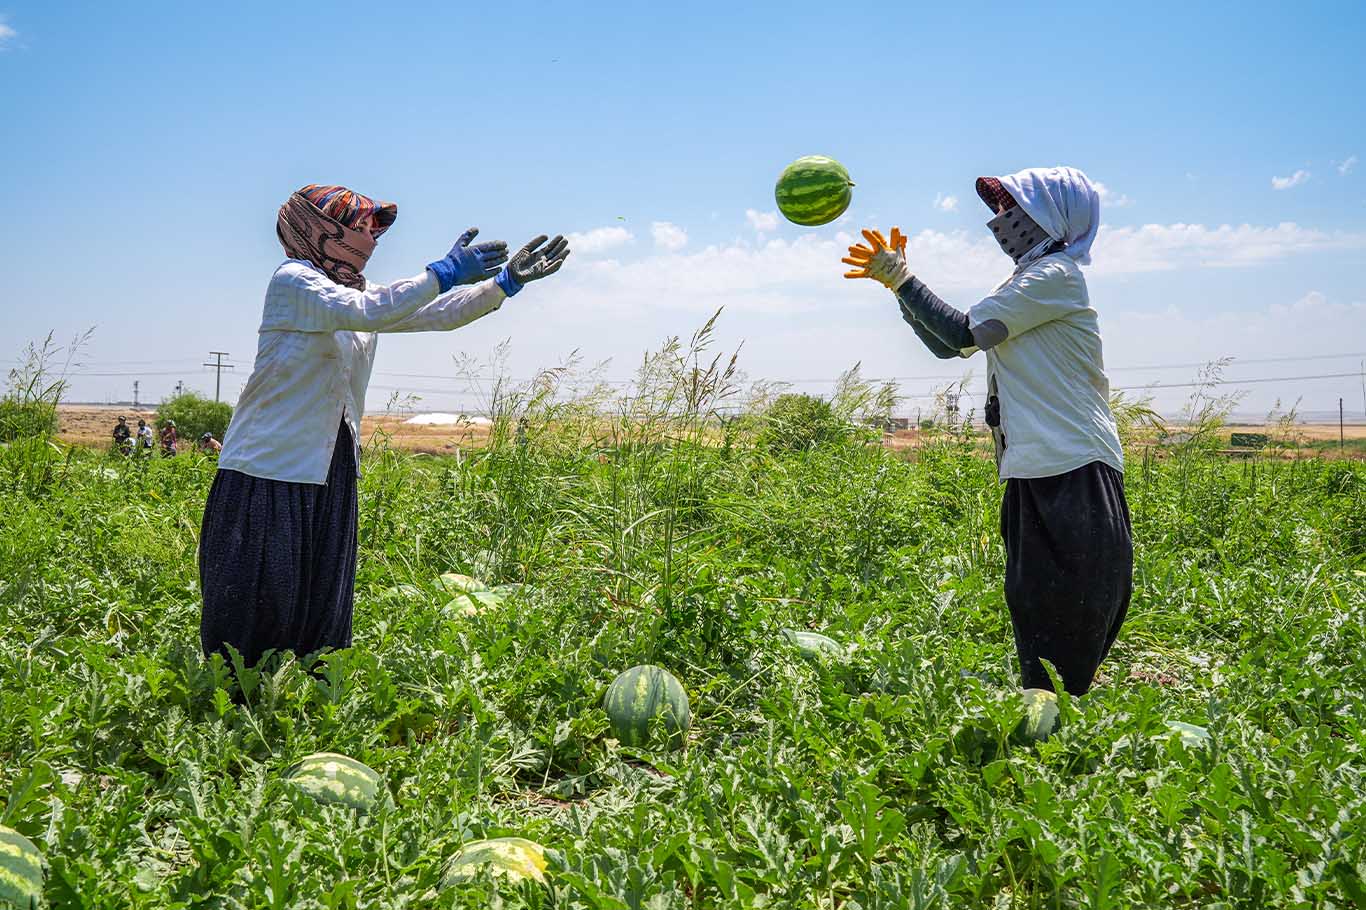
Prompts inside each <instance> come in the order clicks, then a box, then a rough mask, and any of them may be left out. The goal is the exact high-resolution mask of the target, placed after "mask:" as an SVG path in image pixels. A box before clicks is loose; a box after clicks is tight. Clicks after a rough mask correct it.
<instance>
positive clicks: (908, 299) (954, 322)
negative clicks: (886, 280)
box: [896, 278, 977, 357]
mask: <svg viewBox="0 0 1366 910" xmlns="http://www.w3.org/2000/svg"><path fill="white" fill-rule="evenodd" d="M896 297H897V300H899V301H901V311H902V315H903V317H905V316H906V315H908V314H909V315H910V316H912V317H914V319H915V321H916V322H918V323H920V324H921V325H923V326H924V327H925V328H926V329H927V330H928V331H929V332H930V334H932V335H934V336H935V337H936V338H938V339H939V341H940V342H941V344H942V346H943V348H942V349H945V350H951V351H952V353H951V354H949V355H947V357H958V356H960V354H959V352H960V351H963V350H965V349H967V348H973V347H976V346H977V342H976V341H975V340H974V339H973V337H972V330H971V329H969V328H968V314H967V313H963V312H960V311H959V310H955V309H954V308H953V307H951V306H949V305H948V304H947V303H945V302H944V301H942V300H940V299H939V297H938V296H936V295H935V293H934V291H931V290H930V289H929V288H927V287H925V283H924V282H922V281H921V280H920V279H919V278H912V279H911V280H910V281H908V282H906V283H905V284H903V285H902V286H901V287H900V288H899V289H898V290H897V292H896ZM917 334H918V333H917ZM922 337H923V336H922ZM927 343H928V342H927ZM931 350H933V349H931ZM935 356H936V357H945V356H946V355H941V354H939V353H936V354H935Z"/></svg>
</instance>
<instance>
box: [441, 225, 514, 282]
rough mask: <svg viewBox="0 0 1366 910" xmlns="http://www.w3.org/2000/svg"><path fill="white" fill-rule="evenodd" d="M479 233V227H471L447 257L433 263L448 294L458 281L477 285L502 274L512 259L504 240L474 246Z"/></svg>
mask: <svg viewBox="0 0 1366 910" xmlns="http://www.w3.org/2000/svg"><path fill="white" fill-rule="evenodd" d="M478 234H479V228H470V229H469V230H468V231H466V232H465V233H463V234H461V235H460V239H459V240H457V241H456V242H455V246H453V247H451V251H450V252H449V253H447V254H446V258H445V259H439V260H437V261H436V262H433V263H431V264H430V265H428V266H427V268H429V269H431V270H432V272H433V273H434V274H435V275H436V279H437V282H438V283H439V284H440V285H441V293H443V294H444V293H446V292H447V291H449V290H450V289H451V288H453V287H455V286H456V285H457V284H474V283H475V282H476V281H483V280H484V279H485V278H492V277H493V276H494V275H496V274H498V270H499V269H500V268H502V266H503V263H505V262H507V259H508V245H507V244H506V243H504V242H503V241H501V240H493V241H490V242H488V243H476V244H474V245H473V246H471V245H470V241H471V240H473V239H474V238H475V237H476V236H478Z"/></svg>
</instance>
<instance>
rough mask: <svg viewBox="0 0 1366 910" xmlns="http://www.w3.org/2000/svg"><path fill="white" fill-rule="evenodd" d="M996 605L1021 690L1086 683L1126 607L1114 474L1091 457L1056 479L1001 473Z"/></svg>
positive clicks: (1120, 494) (1130, 563)
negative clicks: (1004, 620) (1002, 581)
mask: <svg viewBox="0 0 1366 910" xmlns="http://www.w3.org/2000/svg"><path fill="white" fill-rule="evenodd" d="M1001 536H1002V537H1004V538H1005V547H1006V604H1007V605H1008V606H1009V607H1010V619H1011V624H1012V625H1013V626H1014V628H1015V648H1016V650H1017V651H1018V652H1019V655H1020V674H1021V677H1022V680H1023V683H1024V686H1025V688H1039V689H1052V688H1053V685H1052V683H1051V682H1050V681H1049V679H1048V674H1047V673H1046V672H1045V671H1044V668H1043V664H1041V663H1040V662H1039V659H1040V658H1044V659H1046V660H1048V661H1049V662H1051V663H1052V664H1053V665H1054V666H1055V667H1056V668H1057V670H1058V674H1059V675H1060V676H1061V677H1062V682H1063V686H1064V687H1065V688H1066V689H1067V691H1068V692H1070V693H1072V694H1073V695H1081V694H1082V693H1084V692H1086V690H1087V689H1089V688H1090V687H1091V680H1092V678H1093V677H1094V676H1095V674H1096V668H1097V667H1099V666H1100V662H1101V661H1102V660H1104V659H1105V655H1106V654H1108V653H1109V651H1110V646H1111V645H1113V644H1114V642H1115V637H1116V636H1117V635H1118V634H1119V627H1120V626H1121V625H1122V624H1123V623H1124V616H1125V614H1126V613H1127V612H1128V610H1129V597H1130V595H1131V594H1132V592H1133V572H1134V546H1133V535H1132V528H1131V526H1130V524H1129V504H1128V503H1127V502H1126V501H1125V499H1124V475H1123V474H1121V473H1120V472H1119V471H1116V470H1115V469H1114V468H1112V467H1110V466H1109V465H1107V464H1104V463H1103V462H1092V463H1091V464H1088V465H1086V466H1084V467H1080V468H1077V469H1076V470H1074V471H1068V472H1067V473H1066V474H1059V475H1058V476H1056V477H1042V478H1034V479H1030V480H1019V479H1011V480H1008V481H1006V492H1005V500H1004V502H1002V504H1001Z"/></svg>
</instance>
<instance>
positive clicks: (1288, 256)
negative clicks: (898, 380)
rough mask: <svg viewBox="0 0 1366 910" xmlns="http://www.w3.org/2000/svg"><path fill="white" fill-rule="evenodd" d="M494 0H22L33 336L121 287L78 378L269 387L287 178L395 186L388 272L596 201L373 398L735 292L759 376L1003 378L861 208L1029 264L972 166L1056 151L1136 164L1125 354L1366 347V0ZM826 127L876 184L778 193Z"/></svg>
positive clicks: (1309, 395)
mask: <svg viewBox="0 0 1366 910" xmlns="http://www.w3.org/2000/svg"><path fill="white" fill-rule="evenodd" d="M656 7H658V8H656ZM324 9H325V10H326V12H323V10H324ZM480 9H481V8H480V7H476V6H472V5H468V4H458V5H457V4H449V3H440V4H438V3H408V4H390V5H385V6H383V7H381V5H379V4H329V5H326V6H324V5H321V4H266V3H239V4H233V5H199V4H194V5H189V4H170V3H166V4H156V3H144V4H134V5H121V6H113V5H109V4H96V3H90V4H82V3H46V2H45V3H37V2H19V3H14V2H6V0H0V23H3V24H2V25H0V112H2V113H3V117H4V123H5V124H6V126H7V129H6V141H5V142H4V143H3V145H2V146H0V186H3V189H4V191H5V194H6V196H7V197H8V198H9V199H10V200H11V206H12V208H11V211H12V212H13V213H18V215H17V217H11V218H8V219H5V223H4V227H2V228H0V250H3V252H0V259H2V260H3V261H4V263H5V266H6V267H5V270H4V271H5V279H6V281H5V291H4V295H3V299H0V311H2V312H3V314H4V320H5V325H6V328H7V329H9V331H7V332H6V333H5V335H6V338H7V339H8V341H9V346H10V350H0V358H11V357H14V356H16V354H17V352H18V349H19V348H20V347H21V346H22V344H23V343H24V342H25V341H26V340H28V339H30V338H35V337H40V336H42V335H44V334H46V332H47V331H49V330H55V331H56V332H57V335H58V337H59V338H65V337H69V336H70V335H72V334H74V333H75V332H77V331H79V330H82V329H84V328H87V327H89V326H92V325H93V326H97V329H96V333H95V336H94V341H93V342H92V344H91V345H90V347H89V348H88V349H87V351H86V352H85V355H84V361H85V363H86V367H85V368H84V373H85V375H77V376H75V377H73V394H74V396H75V397H77V398H84V399H91V400H103V399H106V398H126V397H128V396H129V395H130V394H131V382H132V380H133V379H134V378H140V379H141V381H142V393H143V397H144V398H147V397H150V398H152V399H156V398H158V397H160V395H162V394H164V393H165V392H166V391H167V390H168V389H169V388H170V387H171V386H172V385H173V384H174V383H175V381H176V380H177V379H184V380H185V381H186V382H187V384H189V385H191V386H193V387H198V388H201V389H204V388H208V389H211V388H212V377H211V375H208V374H206V373H205V371H204V370H203V369H202V368H200V367H199V366H197V364H198V363H200V362H201V361H202V360H204V359H205V356H204V355H205V354H206V352H207V351H209V350H211V349H212V350H225V351H229V352H231V353H232V355H233V360H234V361H235V362H236V363H238V364H239V368H238V371H237V374H236V376H235V377H234V378H233V379H230V380H228V381H227V382H226V383H225V386H226V388H227V390H228V391H229V392H231V393H235V392H236V390H237V389H238V388H239V387H240V384H241V382H242V381H243V380H244V379H245V377H246V373H247V371H248V370H249V365H250V362H251V357H252V354H253V352H254V349H255V331H256V326H257V323H258V320H259V316H260V301H261V296H262V292H263V290H264V288H265V284H266V282H267V280H268V279H269V276H270V273H271V271H272V270H273V268H274V267H275V265H277V264H278V262H279V260H280V258H281V253H280V250H279V247H278V244H277V242H276V240H275V237H274V218H275V210H276V208H277V207H278V206H279V204H280V202H281V201H283V199H284V198H285V197H286V196H287V195H288V194H289V192H291V191H292V190H293V189H295V188H296V187H298V186H300V185H302V184H305V183H310V182H321V183H333V182H336V183H344V184H347V185H350V186H353V187H354V188H356V189H358V190H360V191H361V192H365V193H368V194H371V195H375V196H378V197H380V198H384V199H390V200H394V201H396V202H398V204H399V211H400V215H399V220H398V223H397V225H396V227H395V228H394V229H393V230H392V231H390V233H389V234H388V235H386V236H385V238H384V239H383V241H382V242H381V244H380V247H379V249H378V251H377V252H376V254H375V256H374V258H373V259H372V260H371V262H370V265H369V267H368V269H367V272H366V274H367V276H368V277H370V278H371V280H378V281H384V280H392V279H394V278H398V277H401V276H405V275H410V274H413V273H416V272H417V271H419V270H420V269H421V268H422V267H423V265H424V264H425V263H426V262H428V261H431V260H432V259H435V258H439V257H440V256H441V255H443V254H444V253H445V252H446V250H447V249H448V248H449V246H450V243H451V242H452V241H453V240H454V238H455V237H456V236H457V235H458V234H459V233H460V231H461V230H462V229H463V228H464V227H466V226H468V225H478V226H480V227H481V229H482V231H483V233H484V235H485V236H488V237H503V238H506V239H507V240H509V241H510V242H513V243H519V242H521V241H523V240H524V239H526V238H527V237H530V236H532V235H534V234H536V233H540V232H543V231H545V232H551V233H554V232H558V231H562V232H566V233H570V232H572V233H574V234H576V235H577V236H576V237H575V241H576V243H575V247H576V251H575V254H574V257H573V258H572V259H571V260H570V264H569V266H568V267H566V269H565V270H564V272H563V273H561V275H559V276H557V277H556V279H554V280H552V281H547V282H545V283H544V284H542V285H539V286H535V287H532V288H530V289H528V290H527V291H526V292H525V293H524V294H522V295H520V296H519V297H517V298H516V299H515V300H513V301H510V302H509V303H508V304H507V305H506V306H505V307H504V308H503V309H502V310H501V311H500V312H499V313H497V314H495V315H494V316H491V317H489V318H488V319H486V320H484V321H483V322H481V323H478V324H476V325H474V326H471V327H468V328H466V329H464V330H461V331H458V332H456V333H453V334H441V335H424V336H407V337H394V338H389V339H384V340H383V341H382V343H381V346H380V354H379V361H378V362H377V366H376V371H377V373H376V377H375V380H374V382H375V389H374V391H372V394H371V398H370V404H371V406H372V407H373V406H376V405H381V404H383V402H384V400H385V399H386V398H387V397H388V394H389V392H390V391H391V390H392V389H394V388H405V387H411V388H422V389H427V390H433V389H434V390H437V391H426V392H423V393H422V395H423V397H424V399H425V404H427V405H429V406H431V407H434V408H436V407H458V406H460V405H462V404H468V403H471V402H470V401H469V398H470V396H469V395H468V394H466V393H465V391H463V390H462V388H463V387H462V386H461V385H460V384H459V383H457V382H455V381H453V380H446V379H441V378H423V379H414V378H411V377H401V376H395V375H392V374H395V373H401V372H409V373H421V374H430V376H431V377H442V376H449V375H451V374H452V372H453V370H452V356H453V355H456V354H460V353H465V354H471V355H474V356H486V355H487V354H488V352H489V351H490V350H491V349H492V348H493V346H494V345H496V344H497V343H498V342H499V341H501V340H503V339H505V338H508V339H511V351H512V355H511V363H512V366H513V370H514V372H515V373H517V374H519V375H521V374H525V373H527V372H530V371H531V370H533V369H534V368H536V367H539V366H545V365H552V364H554V363H556V362H558V361H559V360H560V359H561V358H562V357H563V356H564V355H566V354H567V353H568V352H569V351H570V350H573V349H575V348H577V349H579V350H580V351H581V352H582V353H583V355H584V356H585V357H587V358H588V359H590V360H597V359H601V358H606V357H611V358H613V365H612V366H611V367H609V368H608V370H607V372H608V374H609V375H612V376H625V375H628V374H629V372H630V368H631V365H632V364H634V363H635V362H636V360H637V359H638V357H639V355H640V353H641V352H642V351H643V350H645V349H647V348H650V347H653V346H656V345H657V344H658V343H659V342H660V341H661V340H662V339H663V338H664V337H665V336H667V335H670V334H684V335H686V334H688V333H689V332H690V331H691V330H692V329H693V328H695V327H696V326H698V325H700V323H701V322H702V321H703V320H704V319H705V318H706V316H707V315H709V313H710V312H711V310H713V309H714V308H715V307H716V306H721V305H724V306H725V307H726V313H725V315H723V317H722V321H721V327H722V331H721V335H722V340H723V341H724V342H725V343H726V344H727V345H730V346H734V345H735V344H737V343H739V342H740V341H742V340H743V342H744V353H743V354H742V358H741V363H742V365H743V366H745V367H746V368H747V370H748V371H749V372H750V374H751V375H753V376H755V377H767V378H774V379H797V378H800V379H804V380H805V379H813V380H821V379H828V378H831V377H834V376H835V375H836V374H837V373H838V372H839V371H840V370H842V369H843V368H845V367H847V366H849V365H850V364H852V363H854V362H855V361H862V363H863V365H864V370H865V372H866V373H868V374H870V375H875V376H883V375H894V376H907V377H922V376H937V375H943V374H946V372H948V373H953V372H961V371H963V370H972V371H973V372H974V375H975V376H976V377H977V379H978V381H980V378H981V376H982V374H983V364H982V363H981V362H980V358H979V359H978V361H976V362H973V361H969V362H968V363H966V364H962V363H954V364H950V365H949V366H948V367H946V366H945V364H943V363H941V362H939V361H936V360H934V359H933V358H931V357H930V356H929V355H928V354H927V353H925V352H924V351H923V350H921V349H920V348H919V347H918V342H916V341H915V339H914V337H913V336H912V335H911V334H910V333H909V332H908V331H904V330H903V327H902V325H901V323H900V322H899V320H898V319H897V316H896V308H895V305H894V303H893V302H892V301H891V299H890V297H889V295H886V294H885V293H883V292H881V291H880V289H878V288H876V287H875V286H873V285H871V284H870V283H854V282H845V281H842V280H841V279H840V278H839V275H840V272H841V271H842V266H841V265H840V263H839V262H838V259H839V255H840V252H841V249H842V244H843V243H845V242H847V235H848V234H850V233H856V232H857V228H858V227H860V226H863V225H865V224H878V225H882V226H884V227H885V226H889V225H890V224H892V223H897V224H900V225H901V226H902V227H903V228H904V229H905V230H907V231H908V232H910V233H911V234H912V236H913V237H914V240H913V242H912V246H911V266H912V268H913V269H915V270H916V271H917V272H918V273H919V274H920V275H921V276H922V277H923V278H925V279H926V281H927V282H929V283H930V284H931V286H932V287H935V288H936V289H938V290H940V292H941V294H943V296H945V297H946V298H947V299H949V300H951V301H952V302H954V303H956V304H958V305H960V306H963V307H966V306H968V305H970V304H971V303H972V302H974V300H975V299H976V297H978V296H980V295H981V294H983V293H985V292H986V291H987V290H989V289H990V287H991V286H992V285H993V284H994V283H995V281H996V280H998V279H999V278H1001V277H1003V275H1004V273H1005V272H1006V271H1008V268H1007V265H1008V263H1007V262H1006V260H1005V259H1004V257H1003V256H1002V255H1001V253H1000V252H999V251H996V250H994V249H993V248H992V246H991V245H990V241H989V240H988V237H987V233H986V231H985V228H984V227H983V224H984V222H985V221H986V220H987V218H988V217H989V216H988V214H987V212H986V210H985V208H984V207H983V206H982V205H981V204H980V203H979V202H978V201H977V200H976V198H975V196H974V195H973V192H972V181H973V179H974V178H975V177H976V176H977V175H979V174H999V173H1005V172H1011V171H1014V170H1017V169H1019V168H1022V167H1027V166H1034V165H1049V164H1070V165H1073V166H1077V167H1080V168H1082V169H1083V170H1085V171H1086V172H1087V173H1088V174H1089V175H1090V176H1091V177H1092V178H1093V179H1094V180H1097V181H1100V182H1102V183H1103V184H1104V185H1105V188H1106V198H1105V204H1104V210H1103V215H1102V217H1103V220H1104V223H1105V225H1106V228H1105V233H1103V234H1102V237H1101V240H1100V241H1099V242H1098V243H1097V246H1096V251H1095V260H1096V261H1095V264H1094V266H1093V267H1092V268H1091V269H1090V270H1089V272H1088V279H1089V281H1090V286H1091V293H1092V299H1093V303H1094V305H1095V306H1096V309H1097V310H1098V311H1099V312H1100V314H1101V327H1102V331H1103V333H1104V336H1105V345H1106V356H1107V362H1108V363H1109V365H1110V366H1111V367H1112V368H1113V372H1112V375H1111V379H1112V382H1114V383H1115V384H1116V385H1132V384H1140V383H1144V382H1152V381H1159V382H1171V383H1177V382H1183V381H1188V380H1189V379H1190V378H1191V377H1192V374H1193V370H1192V369H1190V368H1188V367H1184V366H1176V367H1172V368H1170V369H1166V370H1161V371H1131V370H1126V369H1124V368H1127V367H1133V366H1140V365H1142V366H1147V365H1154V364H1156V365H1163V364H1186V363H1190V362H1200V361H1203V360H1207V359H1210V358H1213V357H1218V356H1222V355H1231V356H1235V357H1239V358H1242V359H1245V360H1260V359H1265V358H1270V357H1281V356H1284V357H1300V356H1305V357H1307V356H1322V355H1325V354H1352V353H1360V352H1366V291H1364V290H1363V289H1362V275H1363V266H1366V165H1362V164H1360V163H1358V160H1359V158H1366V101H1363V92H1362V91H1361V88H1362V86H1366V54H1362V53H1361V49H1360V47H1361V42H1362V39H1363V37H1366V6H1363V5H1362V4H1360V3H1314V4H1294V5H1292V4H1283V5H1271V4H1255V3H1253V4H1249V3H1241V4H1237V5H1234V4H1213V3H1210V4H1192V3H1181V4H1161V3H1156V4H1155V3H1147V4H1141V5H1139V4H1133V5H1124V6H1120V5H1114V4H1105V5H1094V6H1093V7H1091V8H1085V9H1080V8H1065V9H1064V8H1056V9H1054V8H1047V7H1044V8H1039V9H1033V8H1031V9H1028V10H1025V9H1024V8H1022V7H1020V6H1019V5H1018V4H1001V5H989V4H978V5H973V4H953V5H951V4H919V3H900V4H885V5H882V7H881V8H876V7H867V8H866V10H864V11H862V12H860V8H859V7H855V6H850V7H840V6H831V5H830V4H805V3H784V4H782V5H776V4H749V5H739V6H733V5H730V4H721V3H689V4H679V5H676V6H675V8H670V9H665V8H663V7H662V6H660V5H653V4H652V5H648V6H647V5H637V4H630V5H628V4H615V3H594V4H538V3H528V4H523V5H518V6H516V7H507V8H506V11H505V10H504V9H502V8H494V7H485V8H484V9H487V10H488V12H480V11H479V10H480ZM814 153H819V154H828V155H832V156H834V157H837V158H839V159H840V160H841V161H843V162H844V163H845V164H846V165H847V166H848V167H849V169H850V171H851V173H852V174H853V176H854V179H855V181H856V182H857V184H858V186H857V189H856V191H855V192H856V195H855V202H854V205H853V207H852V208H851V209H850V212H849V213H848V215H847V216H846V218H845V219H844V220H842V221H841V222H839V223H837V224H835V225H831V226H829V227H827V228H822V229H815V230H812V229H804V228H798V227H795V226H793V225H788V224H786V223H784V222H782V221H781V220H780V219H776V218H775V217H774V214H773V213H774V205H773V200H772V186H773V181H774V178H775V177H776V175H777V173H778V172H779V171H780V170H781V169H782V167H783V166H784V165H785V164H786V163H787V162H788V161H790V160H791V159H793V158H796V157H798V156H800V155H804V154H814ZM1297 175H1299V176H1297ZM1278 187H1281V188H1278ZM949 197H953V201H951V200H950V199H949ZM955 202H956V204H955ZM1362 359H1363V358H1362V357H1360V356H1358V357H1356V358H1355V359H1352V358H1340V359H1329V360H1304V361H1290V362H1282V363H1275V364H1259V363H1247V364H1238V363H1236V362H1235V365H1234V366H1232V367H1230V368H1229V369H1228V371H1227V375H1229V376H1230V377H1235V378H1236V377H1262V376H1292V375H1304V374H1318V373H1328V372H1346V371H1351V370H1353V369H1357V368H1358V365H1359V363H1360V361H1361V360H1362ZM130 361H157V362H156V363H130ZM95 373H120V374H124V375H117V376H96V375H93V374H95ZM135 373H136V374H137V375H133V374H135ZM386 374H390V375H386ZM936 382H937V380H921V379H910V380H907V381H906V382H905V383H903V385H904V390H905V391H906V393H907V394H911V395H919V394H927V393H928V392H929V391H930V390H931V388H932V387H933V385H934V384H935V383H936ZM799 387H800V388H802V389H804V390H810V391H822V390H825V389H828V384H825V385H822V384H821V383H819V382H811V383H805V384H802V385H800V386H799ZM1361 394H1362V393H1361V391H1360V383H1359V382H1358V381H1355V380H1350V379H1335V380H1322V381H1310V382H1295V383H1287V384H1284V385H1283V386H1282V385H1277V384H1262V385H1258V386H1255V387H1251V390H1250V393H1249V397H1248V399H1247V401H1246V402H1245V404H1246V405H1247V407H1248V408H1250V409H1252V410H1257V409H1263V410H1264V409H1265V407H1268V406H1269V405H1270V403H1271V402H1272V401H1273V400H1274V399H1275V398H1276V397H1280V398H1282V399H1284V400H1285V401H1286V402H1287V403H1289V402H1290V401H1293V400H1294V399H1295V398H1297V397H1300V396H1303V402H1302V407H1304V408H1306V409H1309V410H1315V409H1326V408H1328V407H1333V408H1335V407H1336V403H1337V402H1336V399H1337V396H1338V395H1344V396H1345V397H1347V400H1348V404H1349V408H1351V407H1352V406H1353V405H1355V410H1356V411H1358V412H1360V411H1361V410H1362V409H1363V406H1366V405H1363V402H1362V401H1361V400H1360V399H1361ZM1184 395H1185V391H1184V390H1166V391H1160V392H1159V402H1161V403H1163V404H1164V405H1167V406H1169V407H1170V406H1172V405H1174V404H1175V403H1177V402H1179V401H1180V399H1181V398H1183V397H1184ZM913 406H914V405H912V406H911V407H913Z"/></svg>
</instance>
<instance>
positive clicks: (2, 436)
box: [0, 395, 57, 442]
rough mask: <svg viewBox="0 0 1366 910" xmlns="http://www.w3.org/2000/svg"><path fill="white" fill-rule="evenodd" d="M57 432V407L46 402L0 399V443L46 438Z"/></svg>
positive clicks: (12, 398) (12, 397) (10, 397)
mask: <svg viewBox="0 0 1366 910" xmlns="http://www.w3.org/2000/svg"><path fill="white" fill-rule="evenodd" d="M56 432H57V406H56V405H55V404H53V403H50V402H46V401H22V400H20V399H19V398H18V397H16V396H14V395H5V396H4V397H3V398H0V442H13V441H14V440H16V439H30V438H33V437H48V436H51V435H52V434H54V433H56Z"/></svg>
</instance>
